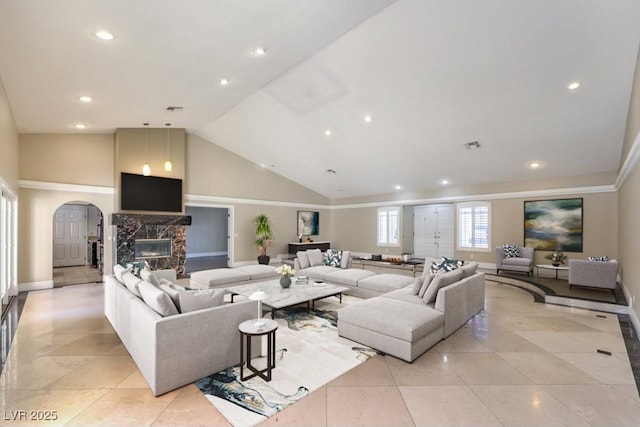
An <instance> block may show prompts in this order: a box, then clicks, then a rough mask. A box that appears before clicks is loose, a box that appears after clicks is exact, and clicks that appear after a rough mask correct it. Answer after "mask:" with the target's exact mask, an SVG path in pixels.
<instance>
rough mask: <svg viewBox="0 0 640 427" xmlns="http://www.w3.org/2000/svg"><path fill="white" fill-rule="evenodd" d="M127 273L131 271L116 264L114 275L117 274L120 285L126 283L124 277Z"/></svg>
mask: <svg viewBox="0 0 640 427" xmlns="http://www.w3.org/2000/svg"><path fill="white" fill-rule="evenodd" d="M127 271H130V270H128V269H127V268H125V267H123V266H121V265H120V264H116V265H114V266H113V274H115V276H116V279H118V282H120V283H124V278H123V277H122V275H123V274H124V273H126V272H127Z"/></svg>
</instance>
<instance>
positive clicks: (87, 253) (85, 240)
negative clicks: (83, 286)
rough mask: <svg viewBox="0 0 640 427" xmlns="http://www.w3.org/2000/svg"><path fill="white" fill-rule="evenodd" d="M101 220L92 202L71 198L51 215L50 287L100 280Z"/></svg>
mask: <svg viewBox="0 0 640 427" xmlns="http://www.w3.org/2000/svg"><path fill="white" fill-rule="evenodd" d="M103 242H104V219H103V215H102V211H101V210H100V209H99V208H98V207H96V206H95V205H93V204H91V203H87V202H82V201H73V202H69V203H65V204H64V205H62V206H60V207H59V208H58V209H57V210H56V212H55V213H54V215H53V251H52V256H53V260H52V261H53V264H52V265H53V286H54V287H62V286H67V285H77V284H80V283H98V282H102V267H103V261H102V260H103V256H104V250H103Z"/></svg>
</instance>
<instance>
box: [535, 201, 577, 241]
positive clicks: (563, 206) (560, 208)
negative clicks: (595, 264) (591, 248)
mask: <svg viewBox="0 0 640 427" xmlns="http://www.w3.org/2000/svg"><path fill="white" fill-rule="evenodd" d="M524 245H525V246H528V247H532V248H534V249H538V250H542V251H553V250H556V249H558V250H561V251H564V252H582V199H581V198H579V199H558V200H535V201H527V202H524Z"/></svg>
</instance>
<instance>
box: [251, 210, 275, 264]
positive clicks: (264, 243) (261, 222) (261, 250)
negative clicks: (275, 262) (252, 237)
mask: <svg viewBox="0 0 640 427" xmlns="http://www.w3.org/2000/svg"><path fill="white" fill-rule="evenodd" d="M253 222H254V223H255V225H256V241H255V243H256V246H257V247H258V264H265V265H267V264H269V260H270V259H271V258H270V257H269V255H267V247H269V246H270V245H271V240H273V232H272V231H271V223H270V221H269V217H268V216H266V215H265V214H260V215H258V216H257V217H256V218H255V219H254V220H253Z"/></svg>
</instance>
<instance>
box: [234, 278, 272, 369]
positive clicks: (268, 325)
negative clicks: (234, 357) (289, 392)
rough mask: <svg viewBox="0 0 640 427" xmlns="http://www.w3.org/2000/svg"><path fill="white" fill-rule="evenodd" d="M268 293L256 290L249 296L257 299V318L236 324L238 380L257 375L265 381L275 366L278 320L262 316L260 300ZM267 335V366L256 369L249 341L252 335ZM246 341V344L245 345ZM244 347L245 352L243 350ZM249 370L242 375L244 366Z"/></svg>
mask: <svg viewBox="0 0 640 427" xmlns="http://www.w3.org/2000/svg"><path fill="white" fill-rule="evenodd" d="M267 297H268V294H267V293H266V292H263V291H261V290H257V291H256V292H254V293H252V294H251V295H250V296H249V299H250V300H254V301H258V318H257V319H251V320H246V321H244V322H242V323H240V325H239V326H238V329H239V330H240V380H241V381H245V380H248V379H250V378H253V377H255V376H259V377H260V378H262V379H263V380H265V381H271V370H272V369H274V368H275V367H276V330H277V329H278V322H276V321H275V320H272V319H264V318H263V317H262V300H263V299H265V298H267ZM264 335H266V336H267V366H266V367H265V368H264V369H258V368H256V367H255V366H253V365H252V364H251V341H252V338H253V337H262V336H264ZM245 343H246V346H245ZM245 347H246V352H245ZM245 361H246V365H247V366H246V368H247V369H248V370H249V371H251V372H252V373H250V374H249V375H247V376H245V375H244V367H245Z"/></svg>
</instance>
